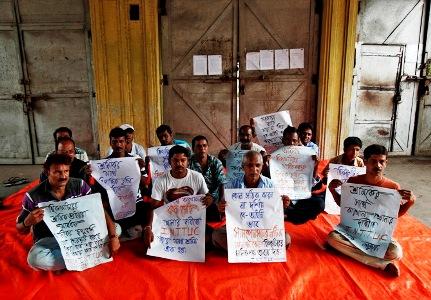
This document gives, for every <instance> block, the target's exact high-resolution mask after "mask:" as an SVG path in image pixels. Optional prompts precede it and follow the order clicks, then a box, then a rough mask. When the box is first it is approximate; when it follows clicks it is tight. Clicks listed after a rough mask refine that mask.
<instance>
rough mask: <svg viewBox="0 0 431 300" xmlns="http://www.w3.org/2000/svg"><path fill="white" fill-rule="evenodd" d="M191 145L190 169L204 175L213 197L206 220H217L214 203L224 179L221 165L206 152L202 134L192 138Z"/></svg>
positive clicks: (218, 218)
mask: <svg viewBox="0 0 431 300" xmlns="http://www.w3.org/2000/svg"><path fill="white" fill-rule="evenodd" d="M192 147H193V152H194V154H193V155H192V157H191V158H190V169H191V170H194V171H197V172H199V173H201V174H202V175H203V176H204V179H205V183H206V184H207V187H208V190H209V193H210V194H211V196H212V197H213V199H214V202H213V203H212V204H211V206H210V207H208V214H207V221H219V220H220V214H219V213H218V209H217V205H216V204H217V203H218V201H219V200H220V198H219V196H220V189H222V188H223V183H224V182H225V181H226V177H225V175H224V171H223V165H222V163H221V161H220V160H219V159H218V158H217V157H215V156H212V155H209V154H208V140H207V138H206V137H204V136H203V135H198V136H195V137H194V138H193V140H192Z"/></svg>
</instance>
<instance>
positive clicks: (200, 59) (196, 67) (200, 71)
mask: <svg viewBox="0 0 431 300" xmlns="http://www.w3.org/2000/svg"><path fill="white" fill-rule="evenodd" d="M193 75H208V70H207V56H206V55H193Z"/></svg>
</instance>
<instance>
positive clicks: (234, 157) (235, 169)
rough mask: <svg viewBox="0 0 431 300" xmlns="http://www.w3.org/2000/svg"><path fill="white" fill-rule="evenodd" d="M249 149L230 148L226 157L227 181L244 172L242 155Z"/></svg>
mask: <svg viewBox="0 0 431 300" xmlns="http://www.w3.org/2000/svg"><path fill="white" fill-rule="evenodd" d="M247 152H248V150H229V153H228V154H227V157H226V170H227V172H226V181H231V180H233V179H235V178H239V177H241V176H242V175H243V174H244V171H243V170H242V157H243V156H244V154H246V153H247Z"/></svg>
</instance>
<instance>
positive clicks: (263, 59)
mask: <svg viewBox="0 0 431 300" xmlns="http://www.w3.org/2000/svg"><path fill="white" fill-rule="evenodd" d="M260 69H261V70H273V69H274V50H260Z"/></svg>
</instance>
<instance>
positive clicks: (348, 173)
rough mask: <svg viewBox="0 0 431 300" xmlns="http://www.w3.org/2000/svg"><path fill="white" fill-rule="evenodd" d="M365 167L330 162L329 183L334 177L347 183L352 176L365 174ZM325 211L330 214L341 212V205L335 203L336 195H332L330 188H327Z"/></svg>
mask: <svg viewBox="0 0 431 300" xmlns="http://www.w3.org/2000/svg"><path fill="white" fill-rule="evenodd" d="M365 169H366V168H365V167H355V166H346V165H339V164H329V172H328V184H329V183H330V182H331V181H332V180H333V179H339V180H340V181H341V182H342V183H345V182H347V179H349V178H350V177H352V176H356V175H362V174H365V171H366V170H365ZM325 211H326V212H327V213H328V214H333V215H339V214H340V207H339V206H338V205H337V203H335V200H334V197H333V196H332V194H331V192H330V191H329V189H328V188H327V189H326V195H325Z"/></svg>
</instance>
